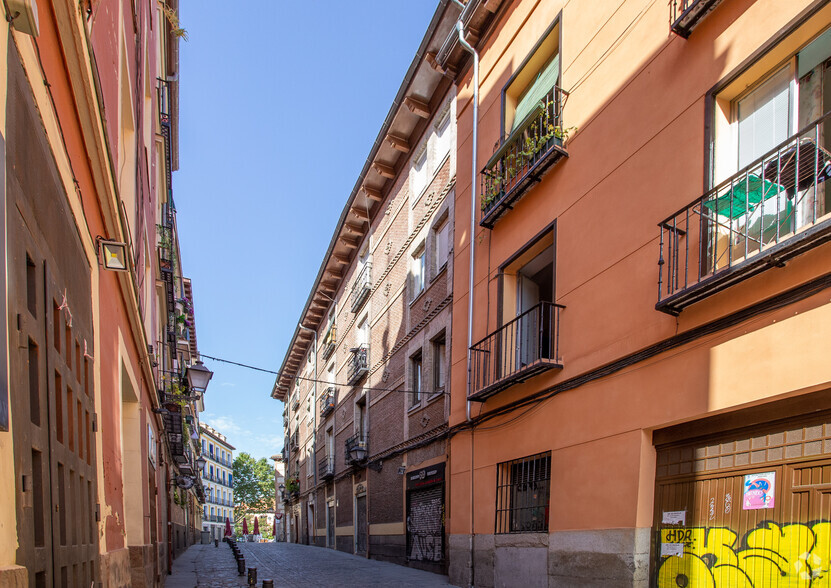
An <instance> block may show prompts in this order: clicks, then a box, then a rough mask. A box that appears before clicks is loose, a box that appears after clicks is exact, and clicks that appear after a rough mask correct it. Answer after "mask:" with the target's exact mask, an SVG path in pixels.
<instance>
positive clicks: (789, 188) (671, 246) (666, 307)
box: [655, 113, 831, 315]
mask: <svg viewBox="0 0 831 588" xmlns="http://www.w3.org/2000/svg"><path fill="white" fill-rule="evenodd" d="M829 117H831V113H829V114H826V115H825V116H823V117H822V118H820V119H819V120H818V121H816V122H815V123H812V124H811V125H809V126H807V127H806V128H804V129H803V130H802V131H800V132H799V133H797V134H796V135H794V136H792V137H791V138H789V139H787V140H786V141H784V142H783V143H781V144H780V145H779V146H778V147H776V148H775V149H773V150H771V151H769V152H768V153H767V154H765V155H764V156H763V157H761V158H760V159H758V160H756V161H754V162H753V163H751V164H750V165H749V166H747V167H745V168H744V169H742V170H741V171H740V172H739V173H737V174H735V175H734V176H732V177H730V178H729V179H727V180H725V181H723V182H721V183H720V184H718V185H717V186H716V187H714V188H713V189H711V190H710V191H709V192H707V193H706V194H704V195H703V196H701V197H700V198H697V199H695V200H694V201H693V202H691V203H690V204H688V205H687V206H685V207H684V208H682V209H681V210H679V211H678V212H676V213H675V214H673V215H671V216H670V217H668V218H667V219H665V220H664V221H662V222H661V223H660V224H659V225H658V226H659V228H660V231H661V238H660V254H659V258H658V268H659V269H658V303H657V304H656V305H655V308H657V309H658V310H660V311H663V312H666V313H669V314H672V315H677V314H678V313H680V312H681V310H682V309H684V308H685V307H687V306H689V305H691V304H694V303H696V302H699V301H700V300H702V299H704V298H706V297H708V296H711V295H713V294H715V293H717V292H720V291H722V290H724V289H725V288H728V287H729V286H732V285H733V284H736V283H738V282H740V281H742V280H745V279H747V278H750V277H751V276H754V275H756V274H759V273H760V272H763V271H765V270H767V269H769V268H771V267H776V266H782V265H783V264H784V262H785V261H786V260H788V259H790V258H792V257H795V256H797V255H799V254H801V253H804V252H805V251H807V250H809V249H811V248H813V247H816V246H818V245H820V244H822V243H825V242H827V241H829V240H831V214H829V213H831V190H829V188H831V184H826V180H828V179H829V178H831V153H829V152H828V151H827V150H826V149H825V148H823V146H822V145H823V140H822V137H823V127H824V126H825V124H826V123H827V121H828V120H829Z"/></svg>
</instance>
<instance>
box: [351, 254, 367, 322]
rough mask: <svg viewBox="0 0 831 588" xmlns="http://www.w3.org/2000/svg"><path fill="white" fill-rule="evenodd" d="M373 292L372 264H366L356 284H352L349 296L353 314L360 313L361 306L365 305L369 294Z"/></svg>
mask: <svg viewBox="0 0 831 588" xmlns="http://www.w3.org/2000/svg"><path fill="white" fill-rule="evenodd" d="M371 291H372V264H371V263H370V262H366V263H365V264H364V267H363V268H362V269H361V271H360V273H359V274H358V277H357V278H356V279H355V283H354V284H352V293H351V294H350V295H349V300H350V303H351V305H352V312H358V311H359V310H360V309H361V306H363V305H364V302H366V300H367V298H369V293H370V292H371Z"/></svg>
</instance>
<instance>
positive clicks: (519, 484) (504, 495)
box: [496, 452, 551, 533]
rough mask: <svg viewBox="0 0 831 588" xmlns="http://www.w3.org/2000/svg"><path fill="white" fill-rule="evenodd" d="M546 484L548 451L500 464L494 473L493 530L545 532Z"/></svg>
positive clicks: (547, 490) (549, 455)
mask: <svg viewBox="0 0 831 588" xmlns="http://www.w3.org/2000/svg"><path fill="white" fill-rule="evenodd" d="M550 486H551V453H550V452H547V453H540V454H537V455H532V456H530V457H524V458H522V459H515V460H513V461H507V462H503V463H500V464H499V465H498V466H497V476H496V532H497V533H540V532H547V531H548V512H549V493H550Z"/></svg>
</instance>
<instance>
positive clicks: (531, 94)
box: [511, 54, 560, 131]
mask: <svg viewBox="0 0 831 588" xmlns="http://www.w3.org/2000/svg"><path fill="white" fill-rule="evenodd" d="M559 75H560V55H559V54H557V55H555V56H554V58H553V59H552V60H551V61H550V62H549V63H548V65H546V66H545V67H544V68H543V69H542V71H540V72H539V73H538V74H537V77H536V79H535V80H534V81H533V82H532V83H531V85H530V86H528V89H527V90H526V91H525V95H524V96H523V97H522V98H520V100H519V103H518V104H517V105H516V113H515V114H514V124H513V126H512V127H511V131H513V130H514V129H515V128H517V127H518V126H519V124H520V123H521V122H522V121H523V120H525V117H526V116H528V115H529V114H530V113H531V111H533V110H534V108H535V107H536V106H537V103H538V102H539V101H540V100H542V99H543V97H544V96H545V95H546V94H547V93H548V92H550V91H551V89H552V88H553V87H554V86H555V84H556V83H557V78H558V77H559Z"/></svg>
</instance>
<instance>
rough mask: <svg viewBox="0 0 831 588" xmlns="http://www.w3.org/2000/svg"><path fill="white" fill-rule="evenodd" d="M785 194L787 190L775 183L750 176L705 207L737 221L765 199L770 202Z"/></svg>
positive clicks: (710, 201)
mask: <svg viewBox="0 0 831 588" xmlns="http://www.w3.org/2000/svg"><path fill="white" fill-rule="evenodd" d="M784 192H785V188H783V187H782V186H780V185H778V184H776V183H775V182H771V181H769V180H762V178H760V177H759V176H757V175H754V174H750V175H748V177H746V178H744V179H742V180H741V181H739V182H736V183H735V184H733V186H732V187H731V188H730V189H729V190H728V191H727V192H725V193H724V194H722V195H721V196H719V197H718V198H714V199H709V200H707V201H706V202H704V206H706V207H707V208H709V209H710V210H712V211H713V212H715V213H716V214H719V215H722V216H728V217H730V218H732V219H735V218H739V217H741V216H744V215H746V214H747V213H748V212H753V210H754V209H755V208H756V206H757V205H758V204H759V203H760V202H761V201H762V200H763V199H764V200H768V199H770V198H774V197H775V196H776V195H777V194H780V193H784ZM763 194H764V198H763Z"/></svg>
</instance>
